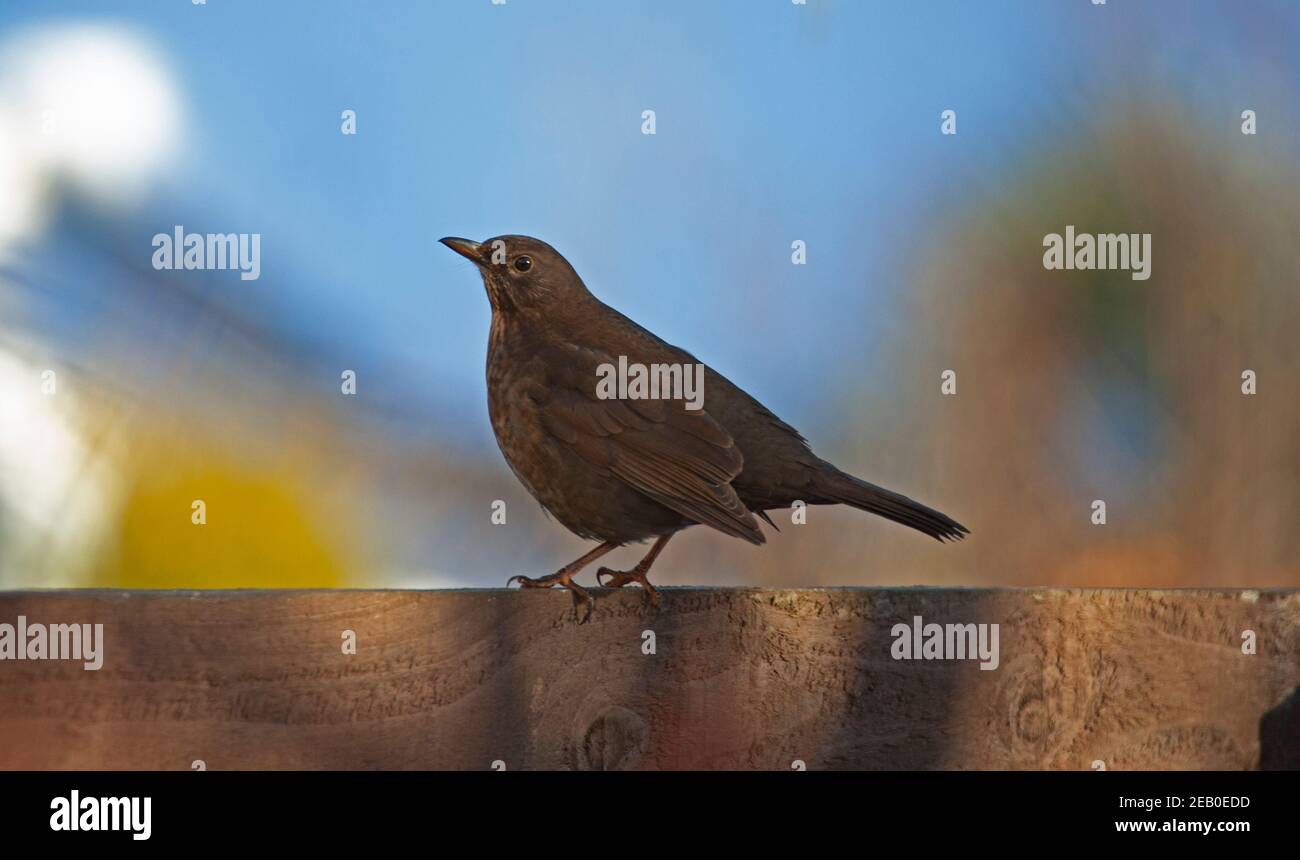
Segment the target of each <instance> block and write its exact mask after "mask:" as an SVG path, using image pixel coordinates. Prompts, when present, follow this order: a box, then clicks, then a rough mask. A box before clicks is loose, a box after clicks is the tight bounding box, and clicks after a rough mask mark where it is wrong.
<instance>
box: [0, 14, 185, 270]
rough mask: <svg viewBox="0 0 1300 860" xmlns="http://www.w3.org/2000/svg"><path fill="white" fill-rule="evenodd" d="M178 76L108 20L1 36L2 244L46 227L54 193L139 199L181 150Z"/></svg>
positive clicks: (100, 199) (113, 202) (109, 201)
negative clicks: (175, 80) (64, 190)
mask: <svg viewBox="0 0 1300 860" xmlns="http://www.w3.org/2000/svg"><path fill="white" fill-rule="evenodd" d="M182 125H183V123H182V110H181V100H180V96H179V93H178V92H177V89H176V87H175V85H174V83H173V80H172V75H171V73H170V72H169V71H168V69H167V66H166V64H165V63H164V62H163V61H162V60H161V59H160V57H159V56H158V55H157V53H156V52H155V51H154V50H153V49H152V48H151V47H150V46H149V45H148V44H147V43H146V42H145V41H144V40H143V39H141V38H140V37H138V36H136V35H134V34H133V33H131V32H130V31H128V30H125V29H123V28H121V27H117V26H114V25H108V24H61V25H57V26H45V27H40V28H36V29H29V30H25V31H20V32H18V33H15V34H14V35H12V36H10V37H8V38H7V39H5V41H4V42H3V43H0V252H2V251H3V246H4V245H5V244H6V243H9V242H13V241H15V240H21V239H25V238H30V237H32V236H34V235H36V234H38V233H39V232H40V230H41V228H42V227H43V226H44V223H45V220H46V217H47V215H48V205H47V202H48V200H49V198H50V197H51V194H50V191H51V189H52V188H55V187H64V186H66V187H67V188H68V189H69V190H72V191H74V192H77V193H81V194H84V195H86V196H87V197H89V198H91V199H93V200H94V201H95V202H97V203H100V204H103V205H107V206H121V205H126V204H129V203H131V202H132V201H133V200H134V199H135V198H136V197H137V196H138V195H139V194H140V193H141V192H142V191H143V189H144V188H145V187H146V185H147V184H148V182H149V181H151V180H152V179H153V178H154V177H156V176H157V175H158V174H159V172H160V171H161V170H163V169H165V168H166V167H167V166H168V164H169V163H170V162H171V160H172V159H173V158H174V157H175V154H176V153H177V152H178V151H179V147H180V143H181V134H182Z"/></svg>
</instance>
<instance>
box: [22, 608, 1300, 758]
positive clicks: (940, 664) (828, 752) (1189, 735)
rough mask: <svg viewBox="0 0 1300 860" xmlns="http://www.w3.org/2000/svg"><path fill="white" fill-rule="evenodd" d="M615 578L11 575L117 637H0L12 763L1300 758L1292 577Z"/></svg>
mask: <svg viewBox="0 0 1300 860" xmlns="http://www.w3.org/2000/svg"><path fill="white" fill-rule="evenodd" d="M596 594H597V608H596V611H595V613H594V614H593V616H592V618H591V621H590V622H589V623H588V624H585V625H581V626H579V625H577V624H575V622H574V618H573V611H572V604H571V602H570V600H569V598H568V596H567V595H566V594H564V593H562V592H558V591H551V592H537V591H529V592H520V591H501V590H485V591H440V592H429V591H243V592H238V591H225V592H223V591H209V592H160V591H154V592H139V591H137V592H123V591H61V592H55V591H51V592H18V593H2V594H0V623H8V624H11V625H13V624H16V622H17V619H18V616H20V615H21V616H24V617H25V619H26V620H27V622H28V623H29V624H54V623H89V624H95V623H101V624H103V625H104V628H103V631H104V643H105V644H104V662H103V667H102V668H101V669H100V670H99V671H86V670H84V669H83V668H82V664H81V663H80V662H74V661H48V660H46V661H33V660H23V661H15V660H3V661H0V768H5V769H15V768H17V769H45V768H59V769H82V768H84V769H101V768H111V769H189V768H191V767H192V763H193V762H194V761H195V760H202V761H203V762H205V763H206V767H207V768H209V769H223V770H233V769H261V768H275V769H298V768H301V769H317V768H343V769H351V768H430V769H442V768H453V769H456V768H468V769H487V768H489V767H491V766H492V763H493V762H495V761H499V762H504V766H505V767H506V768H507V769H510V770H528V769H555V768H560V769H571V768H578V769H599V768H606V769H609V768H638V769H680V768H704V769H714V768H732V769H766V770H787V769H790V768H791V767H792V763H793V762H794V761H795V760H801V761H803V762H804V763H805V764H806V766H807V767H808V769H810V770H813V769H828V768H858V769H897V768H909V769H912V768H917V769H929V768H959V769H990V768H999V769H1001V768H1012V769H1022V768H1027V769H1040V768H1050V769H1088V768H1091V767H1094V762H1098V761H1100V762H1103V763H1104V766H1105V767H1106V768H1107V769H1111V770H1123V769H1182V768H1211V769H1243V768H1254V767H1258V766H1260V765H1261V763H1262V764H1264V765H1265V766H1271V767H1283V766H1285V767H1300V763H1298V762H1297V757H1298V756H1300V741H1298V737H1300V735H1298V731H1300V730H1298V729H1297V726H1298V725H1300V719H1297V712H1300V708H1297V707H1296V704H1295V703H1296V700H1297V692H1296V690H1297V685H1300V657H1298V656H1297V655H1300V592H1296V591H1263V592H1255V591H1250V592H1237V591H1200V590H1165V591H1140V590H1058V589H1051V590H1032V589H1028V590H1010V589H1008V590H984V589H930V588H901V589H900V588H887V589H825V590H821V589H816V590H763V589H717V588H699V589H691V588H678V589H672V588H670V589H664V590H663V606H662V608H661V609H660V610H657V611H656V610H654V609H653V608H651V607H648V606H646V605H645V604H644V603H643V602H642V599H641V593H640V592H639V591H636V590H634V589H630V588H629V589H624V590H622V591H618V592H610V591H606V590H601V591H597V592H596ZM914 616H921V617H922V618H923V619H924V621H925V622H927V623H929V622H935V623H939V624H946V623H953V624H965V623H975V624H979V623H984V624H994V623H996V624H997V625H999V627H998V630H999V664H998V667H997V668H996V669H995V670H991V671H984V670H981V669H980V668H979V666H978V664H977V663H976V662H974V661H971V660H912V661H908V660H898V659H894V657H893V656H892V655H891V651H892V650H894V646H895V641H896V640H895V638H894V636H893V635H891V629H892V628H893V627H894V625H896V624H900V623H903V624H908V625H910V624H911V623H912V619H913V617H914ZM988 629H991V628H988ZM345 630H352V631H355V634H356V641H357V652H356V653H355V654H345V653H343V650H344V649H343V647H342V641H343V634H344V631H345ZM645 631H651V632H653V633H654V644H655V653H653V654H646V653H643V650H644V644H645V640H644V638H643V633H644V632H645ZM1244 631H1253V633H1254V635H1255V642H1256V648H1257V653H1255V654H1253V655H1251V654H1244V653H1243V649H1242V643H1243V639H1242V635H1243V632H1244ZM900 647H901V646H900Z"/></svg>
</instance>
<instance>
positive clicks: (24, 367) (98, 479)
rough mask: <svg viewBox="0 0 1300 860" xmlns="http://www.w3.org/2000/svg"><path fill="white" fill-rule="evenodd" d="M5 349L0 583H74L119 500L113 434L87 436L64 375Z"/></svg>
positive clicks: (1, 360)
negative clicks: (50, 382) (45, 384)
mask: <svg viewBox="0 0 1300 860" xmlns="http://www.w3.org/2000/svg"><path fill="white" fill-rule="evenodd" d="M58 378H59V383H58V388H57V393H54V394H45V393H43V392H42V390H41V368H39V367H35V366H32V365H30V364H27V363H25V362H22V361H20V360H19V359H17V358H16V357H15V356H13V355H12V354H9V353H6V352H5V351H3V350H0V391H3V392H4V396H3V397H0V528H3V533H2V534H0V585H2V586H3V587H5V588H14V587H22V586H39V587H42V588H50V587H59V586H67V585H75V584H79V583H80V582H82V577H83V576H84V575H85V574H86V573H87V571H86V569H85V568H86V565H87V564H88V563H89V562H90V561H91V560H92V559H93V558H94V553H93V552H92V550H93V549H95V547H96V545H97V544H98V543H99V541H100V540H101V539H102V538H103V537H104V536H105V533H106V528H107V526H108V524H109V522H111V519H112V517H111V516H110V514H112V513H113V510H114V508H115V507H116V505H117V502H118V500H119V499H120V492H119V489H120V488H119V487H118V481H117V480H116V478H115V474H116V471H115V469H114V468H113V464H112V457H111V455H110V453H109V449H110V447H111V443H110V440H107V439H100V440H97V442H96V443H95V444H94V445H92V444H90V443H89V442H88V440H87V439H86V438H85V437H84V436H83V429H84V426H85V424H84V418H85V417H86V416H84V415H83V410H82V409H81V408H80V407H79V405H78V400H77V397H76V394H75V393H74V391H73V390H72V389H70V387H69V383H70V382H72V377H71V376H70V375H68V374H64V373H60V374H59V376H58Z"/></svg>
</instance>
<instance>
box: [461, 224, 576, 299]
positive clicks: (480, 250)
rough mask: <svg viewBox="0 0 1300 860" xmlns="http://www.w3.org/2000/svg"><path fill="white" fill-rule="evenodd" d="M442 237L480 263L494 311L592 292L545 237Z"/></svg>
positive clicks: (469, 258)
mask: <svg viewBox="0 0 1300 860" xmlns="http://www.w3.org/2000/svg"><path fill="white" fill-rule="evenodd" d="M438 241H439V242H441V243H442V244H444V245H446V246H447V247H448V248H451V249H452V250H453V251H455V252H456V253H457V254H460V255H461V256H462V257H465V258H466V259H468V260H470V261H471V262H472V263H474V265H476V266H478V270H479V273H480V274H481V275H482V276H483V286H484V287H486V288H487V294H488V301H489V302H491V303H492V310H493V311H496V312H511V311H520V312H528V311H534V312H536V311H544V310H546V309H548V308H552V307H557V306H560V305H563V304H567V303H572V302H575V301H578V300H580V299H581V298H583V297H585V296H588V295H590V294H589V293H588V292H587V288H586V286H585V285H584V284H583V283H582V279H581V278H579V277H578V273H577V272H575V271H574V270H573V267H572V266H570V265H569V261H568V260H566V259H564V257H562V256H560V253H559V252H558V251H556V250H555V249H554V248H552V247H551V246H550V245H548V244H546V243H545V242H543V241H542V240H541V239H534V238H532V237H531V236H496V237H494V238H492V239H485V240H484V241H482V242H474V241H471V240H469V239H457V238H455V237H454V236H448V237H446V238H445V239H439V240H438Z"/></svg>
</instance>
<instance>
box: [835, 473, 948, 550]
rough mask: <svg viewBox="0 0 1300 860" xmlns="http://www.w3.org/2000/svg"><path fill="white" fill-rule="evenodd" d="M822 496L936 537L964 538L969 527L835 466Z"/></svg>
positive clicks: (936, 538) (939, 538)
mask: <svg viewBox="0 0 1300 860" xmlns="http://www.w3.org/2000/svg"><path fill="white" fill-rule="evenodd" d="M819 492H820V495H821V497H822V499H824V500H825V501H826V502H829V503H837V504H843V505H850V506H852V507H855V508H858V509H859V510H863V511H867V512H869V513H873V514H876V515H877V516H881V517H884V518H885V519H887V520H893V521H894V522H896V523H901V524H902V525H905V526H908V527H910V528H914V529H916V530H917V531H919V532H922V533H924V534H927V535H929V536H930V537H932V538H934V539H935V540H937V541H941V542H942V541H945V540H961V539H962V538H964V537H965V536H966V535H968V534H970V529H968V528H966V527H965V526H963V525H962V524H961V523H959V522H957V521H956V520H954V519H953V518H952V517H949V516H948V515H947V514H942V513H939V512H938V511H936V510H935V509H934V508H927V507H926V506H925V505H923V504H921V503H920V502H916V501H913V500H911V499H909V498H908V497H907V496H904V495H901V494H899V493H895V492H893V491H891V490H886V489H885V488H884V487H877V486H876V485H875V484H870V483H867V482H866V481H863V480H861V479H859V478H855V477H853V476H852V475H848V474H845V473H844V472H841V471H839V470H838V469H835V470H834V471H832V472H830V473H829V474H828V475H827V476H826V479H825V480H824V481H823V482H822V486H821V487H820V488H819Z"/></svg>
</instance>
